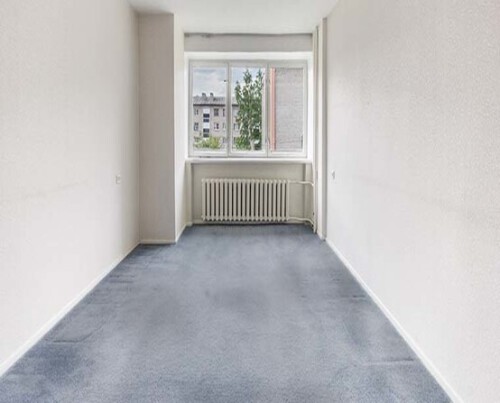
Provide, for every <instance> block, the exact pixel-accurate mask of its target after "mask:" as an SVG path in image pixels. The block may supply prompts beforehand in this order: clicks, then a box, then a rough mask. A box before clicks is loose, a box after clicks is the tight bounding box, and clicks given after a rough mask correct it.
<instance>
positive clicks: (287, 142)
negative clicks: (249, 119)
mask: <svg viewBox="0 0 500 403" xmlns="http://www.w3.org/2000/svg"><path fill="white" fill-rule="evenodd" d="M304 81H305V79H304V68H301V67H298V68H295V67H271V68H270V69H269V151H271V152H299V151H302V149H303V147H304V127H305V125H304V122H305V116H304V111H305V108H304V96H305V82H304Z"/></svg>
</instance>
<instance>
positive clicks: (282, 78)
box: [190, 60, 308, 157]
mask: <svg viewBox="0 0 500 403" xmlns="http://www.w3.org/2000/svg"><path fill="white" fill-rule="evenodd" d="M307 75H308V68H307V62H306V61H292V60H289V61H279V62H277V61H268V62H244V63H242V62H241V61H235V62H232V61H219V62H216V61H207V62H201V61H196V62H191V64H190V82H191V88H190V91H191V98H190V102H191V105H190V109H191V110H192V111H193V114H192V115H191V117H190V119H193V116H196V115H198V114H200V113H202V123H200V125H202V126H201V128H202V134H203V135H202V136H199V134H197V133H193V134H191V136H192V138H191V139H190V155H194V156H196V155H209V156H210V155H212V154H213V155H214V156H241V157H245V156H261V157H266V156H267V157H273V156H290V157H291V156H297V157H304V156H305V153H306V151H305V150H306V144H305V140H306V138H307V99H308V93H307V81H308V77H307ZM228 87H229V88H228ZM207 94H210V95H209V96H207ZM228 95H230V96H228ZM200 110H201V112H200ZM226 110H228V112H229V117H228V118H227V119H228V121H229V124H228V125H226V120H225V119H224V121H223V122H221V121H220V117H224V118H225V117H226ZM213 118H218V119H215V120H219V121H217V122H213ZM211 123H212V124H213V125H211ZM193 127H194V128H195V130H194V131H195V132H197V131H198V130H197V129H196V128H198V129H199V128H200V126H199V125H198V123H197V122H196V124H194V125H193ZM211 129H212V130H213V131H217V136H213V133H211ZM207 138H208V139H207Z"/></svg>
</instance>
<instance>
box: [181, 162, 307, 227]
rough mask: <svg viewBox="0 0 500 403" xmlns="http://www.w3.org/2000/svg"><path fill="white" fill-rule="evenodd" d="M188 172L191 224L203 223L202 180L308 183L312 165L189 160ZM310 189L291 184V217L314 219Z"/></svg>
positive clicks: (302, 163)
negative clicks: (259, 180) (189, 178)
mask: <svg viewBox="0 0 500 403" xmlns="http://www.w3.org/2000/svg"><path fill="white" fill-rule="evenodd" d="M188 165H189V166H190V168H189V170H190V172H191V174H192V178H191V186H192V189H191V194H192V197H193V203H192V211H191V216H192V221H193V222H194V223H198V224H199V223H202V219H201V213H202V202H201V198H202V194H201V192H202V190H201V181H202V179H205V178H246V179H255V178H259V179H260V178H262V179H276V178H278V179H289V180H292V181H311V180H312V163H309V162H303V161H299V160H297V161H290V160H288V161H279V160H271V159H269V160H267V161H266V160H264V161H259V160H254V161H252V160H250V159H248V160H242V161H234V159H233V160H224V159H220V160H212V161H202V160H192V161H191V163H190V164H188ZM312 210H313V190H312V189H311V187H310V186H307V185H292V187H291V188H290V215H291V216H292V217H297V218H308V219H310V220H312V219H313V211H312Z"/></svg>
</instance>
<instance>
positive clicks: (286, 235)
mask: <svg viewBox="0 0 500 403" xmlns="http://www.w3.org/2000/svg"><path fill="white" fill-rule="evenodd" d="M0 401H1V402H370V403H372V402H426V403H429V402H448V401H449V399H448V398H447V396H446V395H445V393H444V392H443V391H442V390H441V389H440V387H439V386H438V385H437V384H436V382H435V381H434V379H433V378H432V377H431V376H430V375H429V373H428V372H427V371H426V370H425V368H424V367H423V366H422V364H421V363H420V362H419V361H418V359H417V358H416V357H415V355H414V354H413V353H412V351H411V350H410V349H409V347H408V346H407V345H406V344H405V342H404V341H403V340H402V339H401V337H400V336H399V335H398V333H397V332H396V331H395V330H394V328H393V327H392V326H391V324H390V323H389V322H388V320H387V319H386V318H385V317H384V316H383V314H382V313H381V312H380V311H379V310H378V309H377V307H376V306H375V305H374V303H373V302H372V301H371V300H370V298H369V297H368V296H367V295H366V294H365V293H364V292H363V290H362V289H361V288H360V287H359V285H358V284H357V283H356V281H355V280H354V279H353V278H352V277H351V276H350V274H349V273H348V272H347V270H346V269H345V268H344V267H343V266H342V264H341V263H340V261H339V260H338V259H337V258H336V256H335V255H334V254H333V253H332V252H331V250H330V249H329V248H328V246H327V245H326V244H325V243H324V242H321V241H320V240H319V239H318V238H317V237H316V236H315V235H314V234H313V233H312V232H311V230H310V229H308V228H307V227H305V226H254V227H242V226H225V227H222V226H203V227H193V228H189V229H187V230H186V232H185V233H184V235H183V236H182V238H181V240H180V242H179V243H178V244H177V245H175V246H139V247H138V248H136V249H135V250H134V251H133V252H132V253H131V254H130V255H129V256H128V257H127V258H126V259H125V260H124V261H123V262H122V263H120V265H118V267H117V268H116V269H115V270H114V271H113V272H111V274H110V275H109V276H108V277H107V278H106V279H104V280H103V281H102V282H101V283H100V284H99V285H98V286H97V287H96V288H95V289H94V291H93V292H92V293H91V294H90V295H89V296H88V297H87V298H85V299H84V300H83V301H82V302H81V303H80V304H79V305H78V306H77V307H76V308H75V309H74V310H73V311H72V312H71V313H70V314H69V315H67V316H66V317H65V318H64V319H63V320H62V321H61V322H60V323H59V324H58V325H57V326H56V327H55V328H54V329H53V330H52V331H51V332H50V333H49V334H48V335H47V336H46V337H45V338H44V339H43V340H42V341H41V342H39V343H38V344H37V345H36V346H35V347H34V348H33V349H32V350H31V351H29V352H28V353H27V354H26V355H25V356H24V357H23V358H22V359H21V360H20V361H19V362H18V363H17V364H16V365H15V366H14V367H13V368H12V369H11V370H10V371H9V372H8V373H7V374H6V375H5V376H4V377H3V378H1V379H0Z"/></svg>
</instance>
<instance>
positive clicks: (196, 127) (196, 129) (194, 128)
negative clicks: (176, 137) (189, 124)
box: [193, 122, 200, 132]
mask: <svg viewBox="0 0 500 403" xmlns="http://www.w3.org/2000/svg"><path fill="white" fill-rule="evenodd" d="M199 129H200V124H199V123H198V122H195V123H194V126H193V130H194V131H195V132H197V131H198V130H199Z"/></svg>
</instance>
